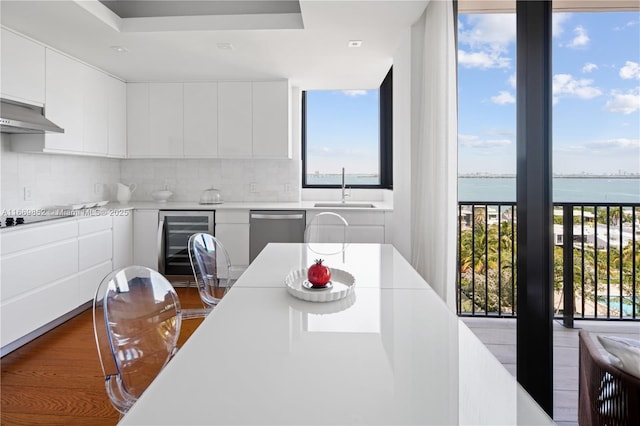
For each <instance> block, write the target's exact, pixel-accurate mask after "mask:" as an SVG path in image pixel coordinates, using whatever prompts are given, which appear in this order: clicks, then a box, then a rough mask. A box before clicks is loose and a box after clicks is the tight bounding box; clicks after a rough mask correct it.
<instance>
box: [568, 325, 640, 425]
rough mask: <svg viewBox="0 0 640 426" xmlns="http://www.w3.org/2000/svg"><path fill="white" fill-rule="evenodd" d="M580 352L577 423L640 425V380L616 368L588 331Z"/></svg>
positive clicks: (582, 332)
mask: <svg viewBox="0 0 640 426" xmlns="http://www.w3.org/2000/svg"><path fill="white" fill-rule="evenodd" d="M578 348H579V370H578V374H579V377H578V423H579V424H580V425H581V426H582V425H584V426H590V425H620V426H622V425H637V424H640V379H639V378H637V377H635V376H632V375H631V374H628V373H626V372H624V371H622V370H620V369H618V368H617V367H616V366H614V365H613V364H612V363H611V362H610V361H609V359H608V357H607V356H606V355H604V354H603V353H602V351H601V349H600V348H601V346H600V344H599V343H598V342H596V341H595V340H594V339H593V338H592V337H591V335H590V334H589V332H587V331H585V330H580V332H579V346H578Z"/></svg>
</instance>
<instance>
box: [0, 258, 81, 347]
mask: <svg viewBox="0 0 640 426" xmlns="http://www.w3.org/2000/svg"><path fill="white" fill-rule="evenodd" d="M32 269H33V268H32ZM3 272H4V271H3ZM76 280H77V275H76V274H74V275H72V276H71V277H68V278H65V279H63V280H60V281H57V282H54V283H52V284H51V285H48V286H46V287H45V288H43V289H41V290H39V291H37V292H34V293H32V294H25V295H24V296H22V297H18V298H15V299H13V300H11V301H9V302H8V303H2V305H0V312H1V314H0V315H1V329H2V333H1V334H0V346H3V347H4V346H6V345H7V344H9V343H11V342H13V341H15V340H17V339H19V338H21V337H23V336H25V335H27V334H29V333H31V332H32V331H34V330H36V329H38V328H39V327H42V326H43V325H45V324H47V323H49V322H51V321H53V320H54V319H56V318H58V317H60V316H62V315H64V314H66V313H67V312H69V311H71V310H72V309H75V308H77V307H78V306H80V304H79V303H77V296H76V293H77V281H76ZM3 285H4V279H3ZM3 290H4V288H3ZM3 293H4V291H3ZM3 296H4V294H3Z"/></svg>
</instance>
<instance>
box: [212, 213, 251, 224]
mask: <svg viewBox="0 0 640 426" xmlns="http://www.w3.org/2000/svg"><path fill="white" fill-rule="evenodd" d="M216 223H249V210H216Z"/></svg>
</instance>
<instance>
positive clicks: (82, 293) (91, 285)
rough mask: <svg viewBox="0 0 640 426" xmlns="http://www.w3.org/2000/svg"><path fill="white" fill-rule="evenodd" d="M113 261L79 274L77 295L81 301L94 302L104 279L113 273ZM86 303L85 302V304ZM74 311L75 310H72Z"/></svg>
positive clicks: (99, 264) (102, 263)
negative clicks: (97, 290)
mask: <svg viewBox="0 0 640 426" xmlns="http://www.w3.org/2000/svg"><path fill="white" fill-rule="evenodd" d="M112 270H113V269H112V266H111V260H107V261H104V262H101V263H98V264H97V265H95V266H92V267H91V268H88V269H85V270H84V271H81V272H80V273H79V274H78V278H77V280H76V289H75V291H76V294H77V296H78V297H79V298H80V300H84V301H88V300H93V298H94V297H95V294H96V289H97V288H98V285H99V284H100V283H101V282H102V279H103V278H104V277H106V276H107V274H109V273H110V272H111V271H112ZM83 303H84V302H83ZM71 309H73V308H71Z"/></svg>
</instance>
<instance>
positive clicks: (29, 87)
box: [0, 29, 45, 106]
mask: <svg viewBox="0 0 640 426" xmlns="http://www.w3.org/2000/svg"><path fill="white" fill-rule="evenodd" d="M0 39H1V41H2V49H1V50H0V52H1V55H2V59H1V60H0V64H1V70H0V76H1V78H2V82H1V84H0V88H1V90H2V97H3V98H6V99H11V100H14V101H19V102H25V103H29V104H34V105H38V106H42V105H43V104H44V81H45V76H44V73H45V68H44V67H45V48H44V46H41V45H39V44H37V43H35V42H33V41H31V40H28V39H26V38H24V37H21V36H19V35H17V34H15V33H13V32H11V31H8V30H5V29H2V34H1V36H0Z"/></svg>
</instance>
